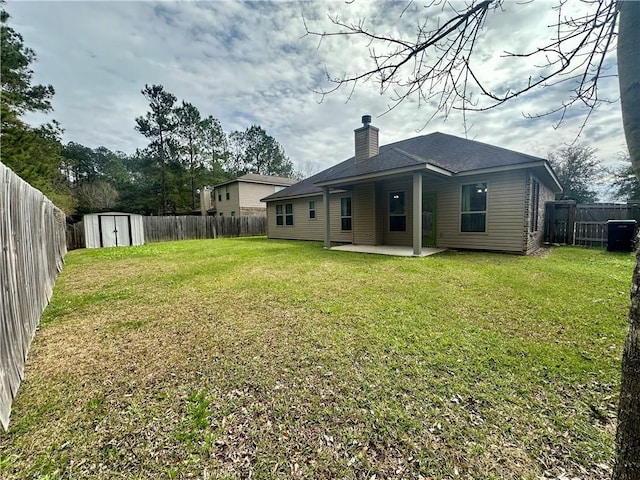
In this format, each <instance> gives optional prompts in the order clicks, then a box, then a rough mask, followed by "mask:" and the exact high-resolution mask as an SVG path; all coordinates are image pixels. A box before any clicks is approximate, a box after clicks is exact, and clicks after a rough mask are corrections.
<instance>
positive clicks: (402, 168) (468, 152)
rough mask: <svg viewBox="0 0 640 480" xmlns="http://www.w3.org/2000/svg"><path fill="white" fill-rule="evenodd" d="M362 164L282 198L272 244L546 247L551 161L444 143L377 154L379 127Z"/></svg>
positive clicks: (403, 144)
mask: <svg viewBox="0 0 640 480" xmlns="http://www.w3.org/2000/svg"><path fill="white" fill-rule="evenodd" d="M362 122H363V126H362V127H360V128H358V129H356V130H355V155H354V156H353V157H351V158H349V159H348V160H345V161H343V162H342V163H339V164H337V165H334V166H333V167H330V168H328V169H326V170H324V171H323V172H320V173H318V174H316V175H314V176H312V177H309V178H307V179H306V180H303V181H301V182H298V183H296V184H295V185H292V186H290V187H288V188H285V189H283V190H280V191H278V192H275V193H273V194H271V195H269V196H268V197H266V198H263V201H264V202H266V203H267V219H268V220H267V235H268V237H269V238H280V239H299V240H319V241H323V242H324V245H325V247H326V248H330V247H331V243H332V242H340V243H351V244H354V245H402V246H408V247H413V254H414V255H420V254H422V247H423V246H429V247H431V246H434V247H439V248H456V249H473V250H491V251H501V252H510V253H517V254H524V255H526V254H528V253H531V252H533V251H535V250H536V249H537V248H539V247H540V245H541V242H542V235H543V226H544V218H543V217H544V205H545V202H547V201H552V200H553V199H554V198H555V194H556V193H557V192H561V191H562V187H561V185H560V183H559V181H558V178H557V177H556V175H555V173H554V171H553V169H552V168H551V165H550V164H549V162H548V161H547V160H545V159H544V158H539V157H534V156H531V155H527V154H524V153H519V152H515V151H513V150H507V149H505V148H500V147H496V146H493V145H489V144H486V143H481V142H477V141H474V140H467V139H464V138H460V137H456V136H453V135H447V134H444V133H439V132H436V133H431V134H429V135H423V136H419V137H414V138H409V139H407V140H402V141H399V142H396V143H392V144H389V145H384V146H381V147H379V145H378V136H379V135H378V134H379V131H378V129H377V128H376V127H374V126H372V125H371V124H370V122H371V117H370V116H368V115H366V116H364V117H362Z"/></svg>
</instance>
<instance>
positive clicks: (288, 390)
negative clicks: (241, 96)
mask: <svg viewBox="0 0 640 480" xmlns="http://www.w3.org/2000/svg"><path fill="white" fill-rule="evenodd" d="M66 262H67V263H66V266H65V269H64V271H63V273H62V274H61V276H60V277H59V279H58V283H57V285H56V288H55V293H54V297H53V299H52V302H51V304H50V306H49V307H48V308H47V310H46V312H45V315H44V317H43V320H42V325H41V330H40V331H39V332H38V333H37V335H36V338H35V341H34V343H33V345H32V349H31V352H30V355H29V360H28V363H27V368H26V381H25V382H24V383H23V385H22V387H21V390H20V392H19V394H18V396H17V398H16V400H15V402H14V407H13V413H12V419H11V421H12V423H11V425H10V430H9V432H1V433H0V478H3V479H9V478H46V479H58V478H65V479H66V478H73V479H76V478H99V479H112V478H203V479H204V478H210V479H214V478H249V477H251V478H259V479H262V478H308V479H315V478H320V479H333V478H344V479H355V478H358V479H359V478H362V479H373V478H375V479H381V478H406V479H412V478H434V479H444V478H477V479H485V478H496V479H498V478H500V479H502V478H514V479H515V478H531V479H534V478H540V477H543V478H547V477H548V478H558V477H561V476H562V475H565V476H566V477H568V478H572V477H578V478H581V479H586V478H608V477H609V476H610V468H611V465H612V455H613V441H614V432H615V413H616V404H617V396H618V390H619V380H620V379H619V377H620V358H621V352H622V345H623V341H624V336H625V333H626V325H627V323H626V322H627V320H626V315H627V308H628V292H629V287H630V279H631V273H632V268H633V257H632V256H631V255H627V254H613V253H607V252H604V251H602V250H591V249H578V248H570V247H566V248H557V249H554V250H552V251H551V252H550V253H549V254H548V255H546V256H538V257H517V256H510V255H500V254H488V253H460V252H446V253H443V254H439V255H435V256H432V257H426V258H396V257H385V256H377V255H365V254H357V253H346V252H331V251H325V250H323V249H322V246H321V245H320V244H318V243H309V242H286V241H275V240H266V239H264V238H250V239H222V240H202V241H183V242H174V243H162V244H149V245H145V246H142V247H132V248H120V249H96V250H79V251H73V252H70V253H69V254H68V256H67V258H66Z"/></svg>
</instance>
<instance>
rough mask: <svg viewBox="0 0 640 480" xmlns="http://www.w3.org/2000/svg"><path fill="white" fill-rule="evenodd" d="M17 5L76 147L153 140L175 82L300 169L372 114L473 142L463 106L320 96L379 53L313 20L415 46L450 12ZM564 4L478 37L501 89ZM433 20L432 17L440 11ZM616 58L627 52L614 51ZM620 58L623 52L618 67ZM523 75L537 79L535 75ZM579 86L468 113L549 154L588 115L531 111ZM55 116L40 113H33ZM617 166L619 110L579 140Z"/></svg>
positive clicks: (606, 110) (532, 6) (325, 160)
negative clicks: (253, 129)
mask: <svg viewBox="0 0 640 480" xmlns="http://www.w3.org/2000/svg"><path fill="white" fill-rule="evenodd" d="M406 5H407V4H406V3H404V2H386V3H382V2H379V1H371V2H364V1H363V2H355V3H353V4H346V3H345V2H335V1H323V2H320V1H310V2H276V3H267V2H256V3H239V2H228V1H216V2H160V3H154V2H140V1H139V2H20V3H18V2H16V3H12V2H10V3H8V4H6V9H7V10H8V11H9V13H10V14H11V15H12V17H13V18H12V19H11V20H10V22H11V24H12V26H14V28H16V30H17V31H19V32H20V33H22V34H23V36H24V38H25V42H26V44H27V45H28V46H30V47H32V48H33V49H34V50H35V51H36V53H37V54H38V58H39V61H38V62H37V63H36V64H35V66H34V71H35V78H34V80H35V81H36V82H38V83H45V84H49V83H50V84H52V85H54V87H55V88H56V96H55V98H54V102H53V105H54V109H55V112H54V114H53V115H52V118H56V119H57V120H58V121H60V122H61V124H62V126H63V128H65V134H64V140H65V141H76V142H79V143H82V144H85V145H87V146H91V147H96V146H99V145H104V146H106V147H108V148H110V149H114V150H122V151H125V152H132V151H133V150H134V149H135V148H137V147H143V146H144V145H145V139H144V137H142V136H141V135H139V134H138V133H137V132H135V130H134V125H135V118H136V117H137V116H140V115H143V114H144V113H145V112H146V110H147V105H146V102H145V100H144V98H143V97H142V95H141V94H140V90H141V89H142V88H143V87H144V85H145V84H162V85H164V86H165V88H166V89H167V90H168V91H169V92H171V93H173V94H174V95H176V96H177V97H178V98H179V99H180V100H183V99H184V100H186V101H188V102H191V103H193V104H194V105H196V106H197V107H198V108H199V109H200V111H201V112H202V114H203V115H213V116H215V117H217V118H219V119H220V121H221V123H222V125H223V127H224V128H225V130H226V131H228V132H230V131H233V130H238V129H244V128H246V127H248V126H249V125H250V124H251V123H258V124H260V125H262V126H263V127H264V128H266V129H267V131H268V132H269V133H270V134H271V135H273V136H274V137H275V138H276V139H277V140H278V141H279V142H280V143H281V144H282V145H283V146H284V148H285V151H286V152H287V154H288V155H289V157H290V158H291V159H292V160H293V162H294V163H298V164H301V165H302V164H305V165H308V164H309V163H311V164H316V165H318V168H325V167H327V166H329V165H331V164H334V163H336V162H338V161H342V160H344V159H345V158H347V157H348V156H350V155H352V148H353V137H352V135H353V129H354V128H357V127H359V126H360V116H361V115H363V114H371V115H373V116H374V124H375V125H376V126H378V127H379V128H380V137H381V142H382V143H390V142H393V141H397V140H401V139H403V138H408V137H411V136H414V135H416V134H418V133H420V134H425V133H428V132H430V131H436V130H438V131H443V132H447V133H451V134H455V135H461V136H464V134H465V128H464V125H463V122H462V114H461V113H460V112H452V114H451V115H450V116H449V118H448V119H446V121H445V119H443V118H441V117H437V118H436V119H434V120H433V121H432V122H431V123H430V124H429V125H427V126H426V127H425V128H424V129H423V127H424V126H425V122H426V120H427V119H428V118H429V117H430V116H431V115H432V113H433V111H432V110H430V109H429V105H423V106H422V108H420V109H418V108H417V107H416V106H417V101H416V99H411V100H410V101H408V102H406V103H405V104H403V105H401V106H400V107H398V108H397V109H395V110H393V111H392V112H390V113H389V114H387V115H383V116H379V115H380V114H383V113H384V112H385V111H386V110H387V108H388V106H389V105H391V104H392V101H391V99H390V97H389V96H384V97H381V96H380V95H379V87H378V86H376V85H375V84H373V83H363V84H359V85H358V87H357V89H356V90H355V92H354V94H353V96H352V97H351V99H350V101H349V102H346V100H347V98H348V96H349V90H348V89H342V90H339V91H338V92H336V93H334V94H332V95H330V96H328V97H326V98H325V99H324V101H323V102H322V103H319V100H320V97H319V96H318V95H317V94H315V93H314V92H313V91H312V89H317V88H319V87H321V86H327V82H326V79H325V78H324V70H323V69H324V66H325V65H326V66H327V68H328V69H329V71H330V73H331V74H332V75H334V76H339V75H341V74H343V73H345V72H346V73H349V72H350V73H353V72H357V71H362V70H363V69H365V68H367V67H368V66H369V65H370V63H369V59H368V48H369V47H368V45H367V44H366V43H364V42H363V41H362V40H359V39H355V38H336V37H333V38H326V39H324V40H323V41H322V42H321V44H320V47H319V48H318V43H319V42H318V38H315V37H309V36H304V34H305V30H304V25H303V21H302V18H303V15H304V18H305V19H306V20H307V24H308V25H309V27H310V28H313V29H315V30H318V31H324V30H328V29H330V28H331V24H330V22H329V21H328V18H327V14H332V15H339V16H340V18H341V19H344V20H346V21H348V22H352V23H357V22H358V21H359V20H360V19H366V20H365V21H366V25H368V26H370V27H371V28H372V29H375V30H376V31H377V32H381V33H389V34H393V35H396V34H399V35H401V36H403V37H404V38H407V39H413V38H415V29H416V26H417V25H419V24H421V23H422V22H424V21H425V20H426V19H427V18H430V19H433V20H437V19H438V18H444V17H445V16H446V14H447V12H446V11H443V10H442V8H440V9H438V8H437V7H435V9H434V7H430V8H426V7H425V5H423V4H421V3H419V2H413V3H412V4H411V5H410V7H409V8H408V9H407V11H405V12H404V14H403V15H402V16H400V14H401V13H402V11H403V9H404V8H405V7H406ZM552 5H553V4H552V3H551V2H532V3H524V4H520V3H515V2H507V3H505V11H497V12H494V13H492V14H491V15H490V16H489V17H488V20H487V23H486V25H485V29H484V30H483V33H482V36H481V38H480V41H479V44H478V45H479V47H478V51H477V57H475V61H476V64H475V65H476V67H475V68H477V69H478V72H480V73H481V74H482V75H483V76H484V77H486V79H487V82H488V85H490V86H491V87H492V88H495V89H500V88H506V87H507V86H513V85H517V84H518V83H520V82H522V81H526V77H528V75H529V74H530V73H529V67H530V66H531V61H526V60H525V61H522V62H514V61H513V59H507V58H503V57H501V55H502V53H503V52H504V51H505V50H514V51H516V50H517V51H526V50H528V49H531V48H532V47H536V46H539V45H541V44H543V43H544V42H545V41H547V39H548V38H549V36H550V34H549V32H547V31H546V30H545V27H546V26H547V25H549V24H551V23H553V21H554V19H555V17H554V16H555V15H556V13H555V12H554V10H553V9H552V8H551V7H552ZM428 16H430V17H428ZM614 53H615V52H614ZM613 59H615V57H614V56H613V57H612V61H613ZM523 75H526V77H524V78H523ZM601 88H602V91H601V93H602V96H604V97H609V98H613V99H615V98H617V95H618V93H617V80H616V79H615V78H613V79H609V80H606V81H604V82H602V86H601ZM567 95H568V92H567V90H566V89H544V90H540V91H537V92H533V93H532V94H531V95H528V96H525V97H523V98H518V99H516V100H515V101H513V102H509V103H507V104H505V105H503V106H502V107H500V108H498V109H495V110H491V111H488V112H482V113H473V112H469V113H468V114H467V127H470V131H469V138H474V139H477V140H479V141H483V142H486V143H492V144H495V145H499V146H502V147H505V148H512V149H514V150H518V151H523V152H526V153H530V154H533V155H538V156H546V155H547V154H548V153H549V151H551V150H554V149H556V148H558V147H561V146H563V145H564V144H566V143H570V142H572V141H573V140H574V139H575V137H576V135H577V133H578V131H579V128H580V125H581V122H582V120H583V117H581V116H578V117H576V116H574V114H573V112H572V113H571V115H570V116H569V117H568V118H567V120H566V122H565V124H564V125H563V126H562V128H560V129H558V130H555V129H554V128H553V123H554V122H553V119H552V118H547V117H543V118H541V119H534V120H527V119H525V118H524V117H523V113H532V114H535V113H542V112H544V111H547V110H550V109H552V108H554V107H557V106H559V105H561V102H562V101H563V100H566V98H567ZM29 118H30V120H32V121H34V122H35V121H42V120H43V117H42V116H40V115H36V116H32V117H29ZM580 141H582V142H583V143H585V144H589V145H592V146H595V147H597V148H598V155H599V157H600V158H601V159H602V160H603V161H607V162H611V161H613V160H615V159H616V158H617V153H618V152H620V151H621V150H622V149H623V148H624V135H623V132H622V126H621V120H620V107H619V104H617V103H615V104H612V105H602V106H601V107H600V108H599V109H598V110H596V111H595V112H594V113H593V115H592V116H591V119H590V122H589V124H588V125H587V127H586V128H585V130H584V132H583V135H582V137H581V138H580Z"/></svg>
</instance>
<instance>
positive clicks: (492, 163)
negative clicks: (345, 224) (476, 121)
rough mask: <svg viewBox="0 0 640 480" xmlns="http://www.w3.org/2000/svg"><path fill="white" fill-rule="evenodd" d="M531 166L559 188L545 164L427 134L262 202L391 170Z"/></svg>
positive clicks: (458, 171)
mask: <svg viewBox="0 0 640 480" xmlns="http://www.w3.org/2000/svg"><path fill="white" fill-rule="evenodd" d="M532 164H539V165H540V166H543V165H544V166H545V167H547V168H545V169H546V170H548V172H549V179H550V183H552V184H553V183H555V184H556V187H557V189H558V191H561V188H560V185H559V183H558V181H557V178H556V177H555V174H554V173H553V170H552V169H551V167H550V165H549V164H548V162H547V160H545V159H544V158H540V157H534V156H532V155H527V154H525V153H520V152H516V151H514V150H508V149H506V148H501V147H496V146H494V145H489V144H487V143H482V142H478V141H475V140H467V139H465V138H460V137H456V136H454V135H448V134H446V133H440V132H435V133H430V134H428V135H421V136H418V137H413V138H409V139H406V140H401V141H399V142H395V143H391V144H389V145H383V146H381V147H380V151H379V153H378V155H375V156H373V157H371V158H368V159H366V160H363V161H361V162H356V161H355V157H351V158H349V159H347V160H345V161H343V162H341V163H338V164H337V165H334V166H333V167H330V168H328V169H326V170H324V171H322V172H320V173H318V174H316V175H313V176H312V177H309V178H307V179H305V180H302V181H301V182H298V183H296V184H295V185H292V186H290V187H288V188H285V189H284V190H281V191H279V192H276V193H274V194H271V195H269V196H268V197H266V198H264V199H263V200H265V201H271V200H277V199H280V198H290V197H297V196H304V195H312V194H319V193H321V192H322V188H321V186H322V185H331V184H340V183H341V181H342V182H345V181H348V180H351V179H356V178H358V177H365V176H369V175H374V174H384V173H385V172H388V173H393V171H394V170H402V169H404V170H412V169H415V170H419V169H423V168H430V169H432V170H435V171H438V172H439V173H441V174H444V175H456V174H463V173H464V174H468V173H472V172H474V171H476V170H478V171H483V170H486V169H496V168H497V169H500V168H524V167H527V166H530V165H532Z"/></svg>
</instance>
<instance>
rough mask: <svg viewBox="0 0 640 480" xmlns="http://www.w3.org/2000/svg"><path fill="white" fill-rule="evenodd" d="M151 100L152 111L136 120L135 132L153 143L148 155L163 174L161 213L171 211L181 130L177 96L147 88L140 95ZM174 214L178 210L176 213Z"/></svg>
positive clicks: (161, 88) (155, 86) (159, 89)
mask: <svg viewBox="0 0 640 480" xmlns="http://www.w3.org/2000/svg"><path fill="white" fill-rule="evenodd" d="M141 93H142V95H144V97H145V98H146V99H147V100H148V102H149V108H150V111H148V112H147V113H146V115H145V116H142V117H138V118H136V130H137V131H138V132H140V133H141V134H142V135H144V136H145V137H147V138H148V139H149V140H150V142H151V143H150V144H149V147H148V150H149V153H152V154H153V158H154V160H155V162H156V163H157V166H158V170H159V173H160V179H159V181H160V192H161V203H160V213H161V214H163V215H165V214H167V213H168V212H170V211H171V208H170V207H171V206H170V202H169V187H168V184H169V182H170V179H168V177H169V176H170V172H169V169H170V168H169V167H170V162H171V160H172V158H173V156H174V155H175V153H176V151H177V145H176V143H175V134H176V129H177V126H178V119H177V115H176V107H175V103H176V101H177V99H176V97H175V95H173V94H171V93H169V92H167V91H165V89H164V87H163V86H162V85H151V86H149V85H145V87H144V88H143V89H142V91H141ZM173 210H174V211H175V208H174V209H173Z"/></svg>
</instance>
